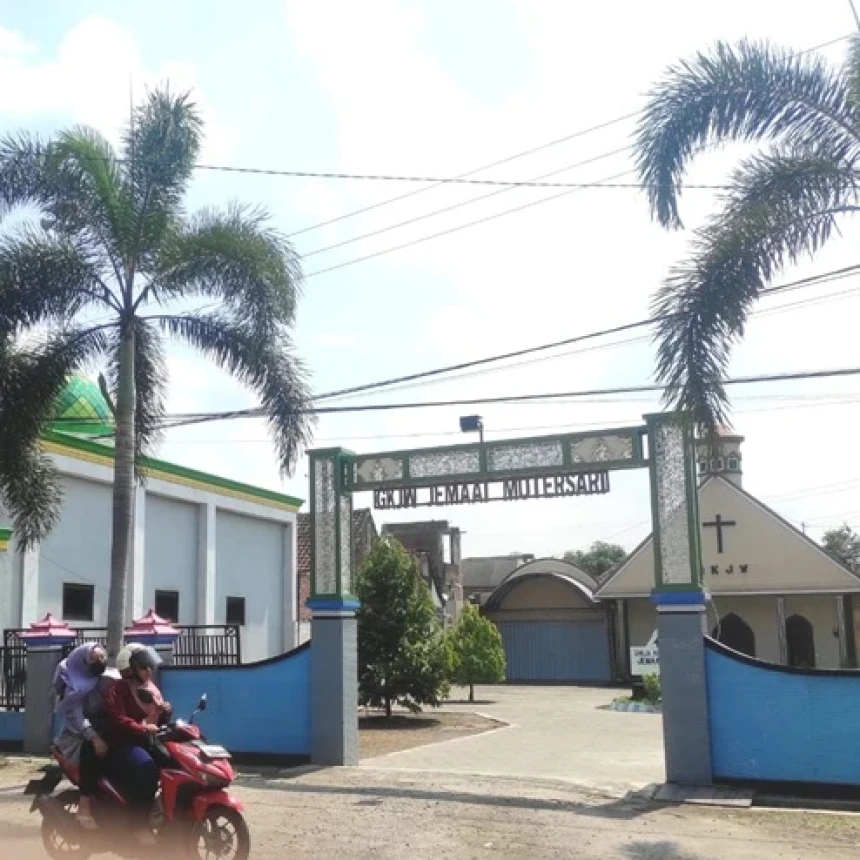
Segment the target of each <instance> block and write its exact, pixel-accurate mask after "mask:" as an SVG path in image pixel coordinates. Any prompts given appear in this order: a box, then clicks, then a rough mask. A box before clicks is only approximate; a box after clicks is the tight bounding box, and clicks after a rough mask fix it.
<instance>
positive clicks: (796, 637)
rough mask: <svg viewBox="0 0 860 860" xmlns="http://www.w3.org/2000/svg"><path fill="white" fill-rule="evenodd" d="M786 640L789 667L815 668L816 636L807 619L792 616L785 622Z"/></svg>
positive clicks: (800, 616)
mask: <svg viewBox="0 0 860 860" xmlns="http://www.w3.org/2000/svg"><path fill="white" fill-rule="evenodd" d="M785 640H786V641H785V644H786V649H787V651H788V655H787V656H788V665H789V666H799V667H800V668H803V669H813V668H815V634H814V633H813V630H812V624H810V623H809V621H808V620H807V619H806V618H804V617H803V616H802V615H792V616H791V617H790V618H789V619H788V620H787V621H786V622H785Z"/></svg>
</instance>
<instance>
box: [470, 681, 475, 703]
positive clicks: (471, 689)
mask: <svg viewBox="0 0 860 860" xmlns="http://www.w3.org/2000/svg"><path fill="white" fill-rule="evenodd" d="M469 701H470V702H474V701H475V685H474V684H469Z"/></svg>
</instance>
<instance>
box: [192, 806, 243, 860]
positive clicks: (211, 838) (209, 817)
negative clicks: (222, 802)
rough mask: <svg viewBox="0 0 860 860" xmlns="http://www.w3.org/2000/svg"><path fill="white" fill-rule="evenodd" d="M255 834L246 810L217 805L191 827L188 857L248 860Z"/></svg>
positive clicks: (196, 858) (201, 859)
mask: <svg viewBox="0 0 860 860" xmlns="http://www.w3.org/2000/svg"><path fill="white" fill-rule="evenodd" d="M250 854H251V834H250V832H249V831H248V825H247V824H246V823H245V819H244V818H243V817H242V813H240V812H237V811H236V810H235V809H229V808H227V807H226V806H213V807H212V808H211V809H209V810H207V811H206V815H204V816H203V819H202V820H201V821H195V822H194V824H193V825H192V826H191V833H190V837H189V840H188V860H248V857H249V856H250Z"/></svg>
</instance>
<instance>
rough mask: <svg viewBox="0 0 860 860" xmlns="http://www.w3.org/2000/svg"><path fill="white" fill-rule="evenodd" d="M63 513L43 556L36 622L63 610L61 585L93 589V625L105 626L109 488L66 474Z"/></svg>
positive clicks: (108, 542) (108, 581)
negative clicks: (77, 584)
mask: <svg viewBox="0 0 860 860" xmlns="http://www.w3.org/2000/svg"><path fill="white" fill-rule="evenodd" d="M62 483H63V493H64V498H63V510H62V515H61V516H60V521H59V523H57V526H56V528H55V529H54V530H53V531H52V532H51V534H50V535H48V537H47V538H46V539H45V542H44V543H43V544H42V547H41V549H40V552H39V588H38V598H37V601H38V602H37V605H38V613H37V614H38V618H25V619H23V620H24V626H25V627H26V626H27V625H29V624H31V623H32V622H33V621H37V620H39V618H42V617H44V615H45V613H47V612H52V613H53V614H54V615H56V616H57V617H58V618H59V617H60V616H61V613H62V609H63V583H64V582H75V583H91V584H93V585H95V601H94V609H95V614H94V624H95V625H96V626H104V625H105V624H107V603H108V586H109V584H110V540H111V488H110V487H109V486H107V485H105V484H96V483H93V482H91V481H84V480H81V479H79V478H73V477H70V476H63V479H62Z"/></svg>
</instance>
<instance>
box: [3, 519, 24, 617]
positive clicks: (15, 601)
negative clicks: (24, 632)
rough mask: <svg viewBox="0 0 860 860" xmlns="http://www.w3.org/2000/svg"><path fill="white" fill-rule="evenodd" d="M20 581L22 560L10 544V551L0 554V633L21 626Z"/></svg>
mask: <svg viewBox="0 0 860 860" xmlns="http://www.w3.org/2000/svg"><path fill="white" fill-rule="evenodd" d="M14 539H15V538H14V536H13V538H12V540H13V541H14ZM20 580H21V559H20V558H19V557H18V556H17V555H16V554H15V553H14V552H13V551H12V547H11V542H10V547H9V549H8V550H7V551H6V552H0V631H3V630H5V629H6V628H7V627H20V626H21V623H20V618H19V616H20V614H21V588H20Z"/></svg>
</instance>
